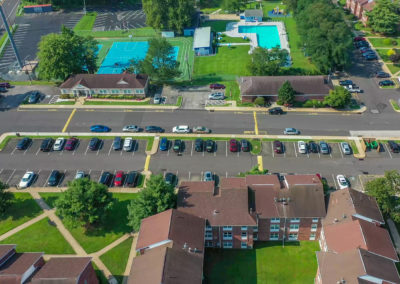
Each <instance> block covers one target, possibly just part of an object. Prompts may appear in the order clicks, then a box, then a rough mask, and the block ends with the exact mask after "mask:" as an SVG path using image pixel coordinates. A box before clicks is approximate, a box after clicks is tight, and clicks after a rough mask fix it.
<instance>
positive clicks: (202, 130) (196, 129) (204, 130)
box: [193, 126, 211, 134]
mask: <svg viewBox="0 0 400 284" xmlns="http://www.w3.org/2000/svg"><path fill="white" fill-rule="evenodd" d="M193 132H194V133H204V134H207V133H211V130H210V129H208V128H207V127H204V126H196V127H194V128H193Z"/></svg>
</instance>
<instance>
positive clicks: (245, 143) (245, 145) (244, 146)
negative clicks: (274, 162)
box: [240, 139, 250, 152]
mask: <svg viewBox="0 0 400 284" xmlns="http://www.w3.org/2000/svg"><path fill="white" fill-rule="evenodd" d="M240 149H241V151H242V152H249V151H250V142H249V140H246V139H242V140H240Z"/></svg>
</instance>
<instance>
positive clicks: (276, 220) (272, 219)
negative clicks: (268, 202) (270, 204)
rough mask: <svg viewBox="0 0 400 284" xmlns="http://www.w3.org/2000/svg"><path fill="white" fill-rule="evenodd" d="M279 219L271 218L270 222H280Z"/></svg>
mask: <svg viewBox="0 0 400 284" xmlns="http://www.w3.org/2000/svg"><path fill="white" fill-rule="evenodd" d="M280 222H281V219H279V218H271V223H280Z"/></svg>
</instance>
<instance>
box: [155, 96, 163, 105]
mask: <svg viewBox="0 0 400 284" xmlns="http://www.w3.org/2000/svg"><path fill="white" fill-rule="evenodd" d="M153 103H154V104H156V105H159V104H161V94H155V95H154V98H153Z"/></svg>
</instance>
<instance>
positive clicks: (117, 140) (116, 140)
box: [113, 137, 122, 151]
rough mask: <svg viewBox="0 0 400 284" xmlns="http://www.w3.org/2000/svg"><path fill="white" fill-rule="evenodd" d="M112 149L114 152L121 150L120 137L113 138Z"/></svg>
mask: <svg viewBox="0 0 400 284" xmlns="http://www.w3.org/2000/svg"><path fill="white" fill-rule="evenodd" d="M113 149H114V151H117V150H121V149H122V138H121V137H115V138H114V142H113Z"/></svg>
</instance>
